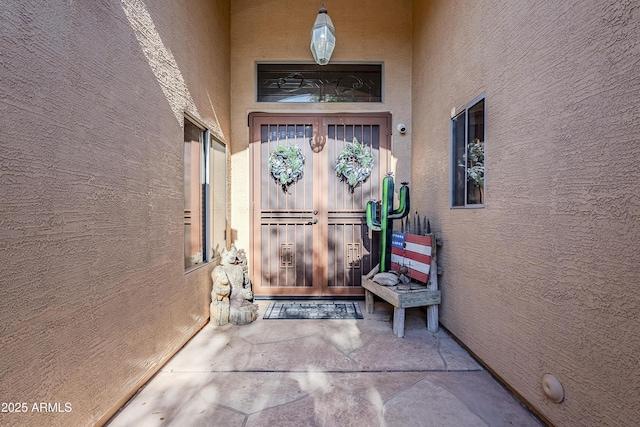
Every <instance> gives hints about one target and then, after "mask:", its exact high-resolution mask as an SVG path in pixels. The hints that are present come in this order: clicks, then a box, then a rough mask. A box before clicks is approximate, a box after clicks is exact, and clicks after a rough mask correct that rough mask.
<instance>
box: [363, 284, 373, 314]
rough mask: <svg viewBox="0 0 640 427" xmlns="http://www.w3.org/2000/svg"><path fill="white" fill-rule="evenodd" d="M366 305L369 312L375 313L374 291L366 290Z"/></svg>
mask: <svg viewBox="0 0 640 427" xmlns="http://www.w3.org/2000/svg"><path fill="white" fill-rule="evenodd" d="M364 305H365V307H366V308H367V313H373V293H372V292H370V291H368V290H366V289H365V290H364Z"/></svg>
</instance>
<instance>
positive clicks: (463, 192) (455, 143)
mask: <svg viewBox="0 0 640 427" xmlns="http://www.w3.org/2000/svg"><path fill="white" fill-rule="evenodd" d="M484 124H485V99H484V97H481V98H479V99H476V100H474V101H473V102H471V103H470V104H469V105H468V106H467V107H465V109H464V111H461V112H460V113H459V114H458V115H456V116H454V117H453V118H452V119H451V172H452V173H451V206H452V207H479V206H484V203H485V200H484V178H485V162H484V151H485V125H484Z"/></svg>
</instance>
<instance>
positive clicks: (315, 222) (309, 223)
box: [307, 218, 318, 225]
mask: <svg viewBox="0 0 640 427" xmlns="http://www.w3.org/2000/svg"><path fill="white" fill-rule="evenodd" d="M317 223H318V218H314V219H313V220H312V221H309V222H308V223H307V225H313V224H317Z"/></svg>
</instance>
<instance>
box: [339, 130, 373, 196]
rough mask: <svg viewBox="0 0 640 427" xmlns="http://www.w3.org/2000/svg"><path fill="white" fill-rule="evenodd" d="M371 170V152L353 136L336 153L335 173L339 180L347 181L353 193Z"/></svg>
mask: <svg viewBox="0 0 640 427" xmlns="http://www.w3.org/2000/svg"><path fill="white" fill-rule="evenodd" d="M372 170H373V154H371V151H370V150H368V149H367V147H366V145H364V144H363V143H361V142H358V140H357V139H356V138H355V137H354V138H353V142H348V143H347V145H346V146H345V147H344V150H342V151H341V152H340V154H338V159H337V160H336V175H338V178H340V181H347V184H348V185H349V189H350V190H351V192H352V193H353V191H354V190H355V189H356V187H357V186H358V185H360V184H361V183H363V182H365V181H366V180H367V178H369V175H371V171H372Z"/></svg>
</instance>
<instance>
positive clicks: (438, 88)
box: [411, 0, 640, 427]
mask: <svg viewBox="0 0 640 427" xmlns="http://www.w3.org/2000/svg"><path fill="white" fill-rule="evenodd" d="M413 27H414V39H413V87H414V91H413V92H414V95H413V123H414V126H413V147H412V172H413V174H412V183H413V186H412V188H411V197H412V203H413V204H414V206H415V207H416V208H418V209H419V210H420V211H422V212H425V213H426V214H428V216H429V217H430V219H431V223H432V224H433V225H434V227H435V229H436V231H437V232H439V233H441V234H442V237H443V240H444V246H443V249H442V251H441V258H440V261H441V263H442V266H443V268H444V274H443V276H442V278H441V282H440V283H441V287H442V290H443V298H442V301H443V302H442V306H441V307H442V318H441V320H442V323H443V324H444V325H445V326H446V327H447V328H448V329H449V330H451V331H452V332H453V333H454V334H455V335H456V336H457V337H458V338H459V339H461V340H462V341H463V342H464V344H466V345H467V346H468V347H469V348H470V349H471V350H472V351H473V352H474V353H475V354H476V355H477V356H479V357H480V358H481V359H482V360H483V361H484V362H485V363H486V364H487V365H489V366H490V367H491V368H492V369H493V370H494V371H495V372H496V373H497V374H498V375H499V376H500V377H502V378H503V379H504V380H506V382H508V383H509V384H510V385H511V386H512V387H513V388H514V389H515V390H516V391H517V392H518V393H519V394H520V395H522V396H523V397H524V398H525V399H526V400H528V401H529V402H530V403H531V404H532V405H534V406H535V408H536V409H537V410H538V411H539V412H540V413H542V414H543V415H544V416H545V417H546V418H548V419H549V420H551V421H552V422H553V423H554V424H555V425H557V426H567V427H573V426H629V425H637V423H638V420H639V419H640V405H638V402H639V401H640V370H639V369H638V366H639V365H640V356H639V355H638V349H640V292H639V288H638V273H639V268H638V266H639V265H640V250H639V249H640V243H639V242H640V226H639V224H640V198H639V196H638V189H640V163H639V162H638V159H639V158H640V136H639V135H640V115H639V114H638V111H640V96H639V95H640V92H639V88H640V85H639V81H638V58H639V57H640V44H638V37H639V36H640V6H639V5H638V4H637V2H630V1H623V2H620V1H604V2H603V1H597V0H590V1H577V0H573V1H563V2H554V1H539V2H511V1H502V2H496V1H475V2H473V5H471V2H467V1H462V0H460V1H450V0H436V1H431V2H419V1H415V2H413ZM482 93H486V106H487V107H486V108H487V110H486V111H487V134H486V167H487V172H486V207H485V208H484V209H466V210H465V209H450V208H449V191H450V186H449V174H450V137H449V132H450V131H449V126H450V124H449V122H450V117H451V112H452V109H453V108H456V109H458V111H459V109H460V107H463V106H464V105H465V104H466V103H468V102H469V101H471V100H472V99H473V98H475V97H477V96H478V95H480V94H482ZM545 373H551V374H553V375H555V376H556V377H558V378H559V379H560V380H561V381H562V383H563V384H564V389H565V393H566V394H565V400H564V402H563V403H560V404H555V403H551V402H550V401H548V400H546V399H545V397H544V396H543V393H542V388H541V385H540V384H541V377H542V375H543V374H545Z"/></svg>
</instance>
